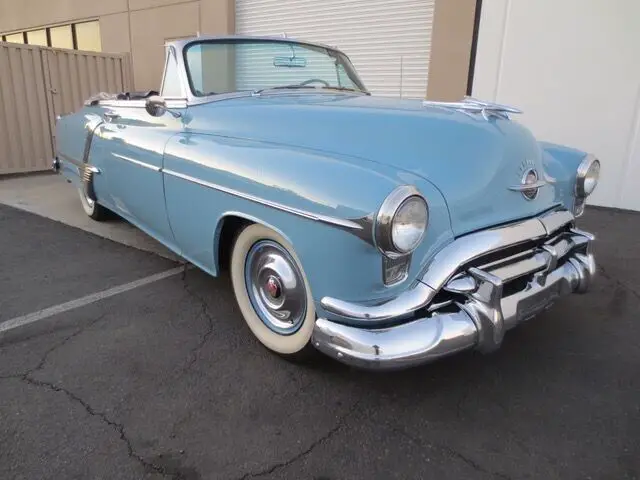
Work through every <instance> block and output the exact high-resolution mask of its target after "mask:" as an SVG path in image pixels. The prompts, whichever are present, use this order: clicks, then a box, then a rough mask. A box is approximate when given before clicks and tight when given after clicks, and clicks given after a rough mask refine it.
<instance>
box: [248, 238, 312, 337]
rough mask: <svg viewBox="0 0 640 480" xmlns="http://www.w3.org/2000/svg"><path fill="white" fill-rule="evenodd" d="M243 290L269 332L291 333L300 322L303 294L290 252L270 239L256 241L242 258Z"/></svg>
mask: <svg viewBox="0 0 640 480" xmlns="http://www.w3.org/2000/svg"><path fill="white" fill-rule="evenodd" d="M244 271H245V282H246V285H247V293H248V294H249V299H250V300H251V304H252V305H253V308H254V310H255V311H256V313H257V314H258V316H259V317H260V320H262V322H263V323H264V324H265V325H266V326H267V327H268V328H269V329H270V330H272V331H273V332H275V333H278V334H280V335H291V334H292V333H295V332H296V331H298V329H299V328H300V327H301V326H302V323H303V321H304V317H305V315H306V313H307V295H306V289H305V286H304V280H303V279H302V274H301V272H300V270H299V269H298V267H297V265H296V264H295V262H294V261H293V259H292V258H291V255H289V253H288V252H287V251H286V250H285V249H284V248H283V247H282V246H280V245H279V244H277V243H276V242H273V241H271V240H261V241H259V242H257V243H256V244H255V245H253V247H251V250H249V253H248V255H247V259H246V262H245V270H244Z"/></svg>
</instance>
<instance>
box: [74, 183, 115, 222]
mask: <svg viewBox="0 0 640 480" xmlns="http://www.w3.org/2000/svg"><path fill="white" fill-rule="evenodd" d="M78 193H79V195H80V203H82V209H83V210H84V212H85V213H86V214H87V215H88V216H89V217H90V218H92V219H93V220H96V221H98V222H101V221H102V220H104V219H105V218H107V216H108V213H109V211H108V210H107V209H106V208H104V207H103V206H102V205H99V204H98V202H96V201H95V200H91V199H90V198H89V197H87V194H86V193H85V192H84V189H82V188H79V189H78Z"/></svg>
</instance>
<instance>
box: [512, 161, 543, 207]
mask: <svg viewBox="0 0 640 480" xmlns="http://www.w3.org/2000/svg"><path fill="white" fill-rule="evenodd" d="M546 184H547V182H545V181H544V180H540V179H539V177H538V172H537V171H536V169H535V168H529V169H528V170H526V171H525V172H524V175H522V180H521V182H520V185H514V186H512V187H509V190H514V191H516V192H520V193H522V196H524V198H526V199H527V200H534V199H535V198H536V197H537V196H538V191H539V190H540V187H543V186H544V185H546Z"/></svg>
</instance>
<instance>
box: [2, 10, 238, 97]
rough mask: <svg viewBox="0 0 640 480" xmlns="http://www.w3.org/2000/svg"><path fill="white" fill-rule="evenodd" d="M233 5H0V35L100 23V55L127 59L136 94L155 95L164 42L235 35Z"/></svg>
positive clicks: (160, 71)
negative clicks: (123, 55) (151, 92)
mask: <svg viewBox="0 0 640 480" xmlns="http://www.w3.org/2000/svg"><path fill="white" fill-rule="evenodd" d="M234 6H235V3H234V0H109V1H108V2H98V1H87V0H31V1H22V2H18V1H16V0H0V32H1V33H9V32H13V31H24V30H29V29H34V28H38V27H46V26H52V25H56V24H68V23H75V22H78V21H82V20H95V19H97V20H99V22H100V34H101V40H102V51H103V52H106V53H130V54H131V57H132V60H133V76H134V85H135V89H136V90H158V89H159V88H160V81H161V79H160V77H161V73H162V69H163V58H164V43H165V41H167V40H171V39H175V38H182V37H189V36H195V35H197V34H198V33H200V34H210V35H225V34H230V33H233V31H234V23H235V21H234V13H235V8H234Z"/></svg>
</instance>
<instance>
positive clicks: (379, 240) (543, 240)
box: [54, 36, 600, 369]
mask: <svg viewBox="0 0 640 480" xmlns="http://www.w3.org/2000/svg"><path fill="white" fill-rule="evenodd" d="M166 51H167V54H166V63H165V68H164V76H163V80H162V84H161V88H160V90H159V92H155V91H152V92H138V93H136V92H129V93H119V94H100V95H97V96H96V97H94V98H91V99H89V100H88V101H87V102H86V103H85V105H84V106H83V107H82V108H81V109H80V110H79V111H77V112H76V113H72V114H68V115H65V116H63V117H61V118H60V119H59V120H58V122H57V126H56V139H57V147H56V158H55V159H54V168H56V169H59V170H60V171H61V172H62V173H63V174H64V175H65V176H66V177H67V178H68V180H69V181H70V182H72V183H73V185H75V187H77V189H78V191H79V195H80V201H81V203H82V207H83V208H84V211H85V212H86V213H87V215H89V216H90V217H91V218H93V219H95V220H101V219H103V218H104V217H105V215H106V214H108V213H109V212H113V213H115V214H117V215H118V216H121V217H123V218H124V219H126V220H127V221H129V222H131V223H132V224H134V225H136V226H137V227H139V228H140V229H141V230H143V231H144V232H146V233H148V234H149V235H151V236H152V237H154V238H156V239H157V240H159V241H160V242H162V243H163V244H164V245H166V246H167V247H168V248H169V249H171V250H172V251H174V252H176V254H178V255H179V256H181V257H182V258H184V259H185V260H186V261H188V262H190V263H192V264H193V265H195V266H197V267H199V268H201V269H202V270H204V271H205V272H208V273H209V274H211V275H214V276H216V275H219V274H220V273H221V271H228V272H229V274H230V278H231V283H232V285H233V290H234V293H235V297H236V299H237V302H238V305H239V307H240V311H241V313H242V316H243V317H244V320H245V321H246V323H247V325H248V327H249V329H250V330H251V332H253V334H254V335H255V336H256V337H257V339H258V340H259V341H260V343H262V344H263V345H264V346H265V347H266V348H267V349H269V350H271V351H273V352H276V353H278V354H280V355H282V356H285V357H287V358H290V359H294V360H300V359H306V358H308V357H309V355H310V354H312V353H313V352H315V351H316V349H317V350H320V351H321V352H324V353H326V354H328V355H330V356H331V357H333V358H335V359H337V360H339V361H342V362H344V363H347V364H349V365H353V366H358V367H366V368H373V369H391V368H401V367H408V366H413V365H417V364H420V363H424V362H428V361H432V360H434V359H437V358H440V357H443V356H446V355H450V354H453V353H455V352H460V351H462V350H467V349H476V350H479V351H481V352H491V351H493V350H496V349H497V348H498V347H499V346H500V345H501V343H502V341H503V338H504V336H505V332H507V331H508V330H509V329H511V328H513V327H515V326H516V325H518V324H519V323H521V322H524V321H526V320H528V319H530V318H531V317H533V316H535V315H536V314H539V313H540V312H542V311H544V310H545V309H547V308H548V307H549V306H551V305H552V304H553V303H554V302H556V300H558V299H559V298H561V297H564V296H566V295H569V294H571V293H582V292H585V291H586V290H587V289H588V287H589V284H590V282H591V281H592V278H593V276H594V274H595V270H596V267H595V262H594V256H593V253H592V251H591V244H592V241H593V239H594V237H593V236H592V235H591V234H589V233H587V232H585V231H582V230H580V229H579V228H577V227H576V224H575V220H576V218H577V217H578V216H580V215H581V214H582V213H583V210H584V208H585V201H586V198H587V197H588V196H589V195H590V194H591V193H592V192H593V190H594V188H595V187H596V184H597V182H598V176H599V170H600V162H599V161H598V160H597V159H596V158H595V157H594V156H593V155H591V154H587V153H585V152H582V151H579V150H575V149H572V148H569V147H565V146H561V145H556V144H551V143H545V142H542V141H538V140H536V139H535V138H534V136H533V135H532V133H531V132H530V131H529V130H528V129H527V128H525V127H523V126H522V125H520V124H518V123H516V122H515V121H514V119H513V117H514V115H516V114H517V113H520V112H519V111H518V110H517V109H515V108H512V107H508V106H504V105H498V104H495V103H490V102H484V101H481V100H477V99H474V98H469V97H465V98H463V99H461V101H458V102H450V103H447V102H433V101H426V100H422V99H396V98H385V97H376V96H374V95H371V94H370V92H369V91H367V89H366V88H365V85H364V84H363V82H362V80H361V79H360V77H359V76H358V74H357V73H356V70H355V68H354V66H353V64H352V63H351V61H350V60H349V58H348V57H347V56H346V55H345V54H344V53H342V52H341V51H339V50H337V49H335V48H333V47H329V46H326V45H321V44H316V43H310V42H306V41H298V40H293V39H290V38H271V37H240V36H229V37H197V38H192V39H188V40H180V41H176V42H171V43H168V44H167V46H166Z"/></svg>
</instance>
